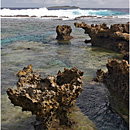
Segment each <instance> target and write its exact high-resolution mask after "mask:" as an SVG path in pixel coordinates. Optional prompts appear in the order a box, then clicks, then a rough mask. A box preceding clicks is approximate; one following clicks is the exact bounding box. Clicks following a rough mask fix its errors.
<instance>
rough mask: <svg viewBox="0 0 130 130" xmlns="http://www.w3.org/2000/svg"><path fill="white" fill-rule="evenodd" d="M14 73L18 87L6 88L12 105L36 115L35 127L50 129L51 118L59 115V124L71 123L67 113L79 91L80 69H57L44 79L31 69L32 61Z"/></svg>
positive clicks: (81, 73) (69, 124)
mask: <svg viewBox="0 0 130 130" xmlns="http://www.w3.org/2000/svg"><path fill="white" fill-rule="evenodd" d="M17 76H18V77H19V80H18V83H17V89H12V88H8V90H7V94H8V96H9V99H10V100H11V102H12V103H13V104H14V105H15V106H20V107H22V110H23V111H31V112H32V114H35V115H36V116H37V120H38V121H40V124H39V123H38V125H37V123H36V124H35V130H40V129H41V130H42V129H49V127H50V125H51V121H52V120H53V119H58V120H59V122H60V124H61V125H62V124H64V125H67V126H71V121H70V120H69V119H68V114H69V112H70V111H71V109H72V107H73V106H74V104H75V99H76V98H77V97H78V95H79V94H80V93H81V91H82V84H83V82H82V76H83V72H82V71H80V70H78V69H77V68H76V67H73V68H72V69H67V68H65V69H64V72H61V71H59V72H58V74H57V77H55V76H47V77H46V78H45V79H43V78H41V77H40V75H39V74H35V73H33V71H32V65H29V66H28V67H25V68H24V69H23V70H20V71H19V72H18V74H17Z"/></svg>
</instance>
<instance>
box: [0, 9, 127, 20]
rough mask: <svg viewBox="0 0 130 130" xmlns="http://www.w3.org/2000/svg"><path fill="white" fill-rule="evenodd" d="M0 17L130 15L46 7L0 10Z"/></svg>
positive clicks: (109, 11) (123, 16)
mask: <svg viewBox="0 0 130 130" xmlns="http://www.w3.org/2000/svg"><path fill="white" fill-rule="evenodd" d="M0 15H1V16H2V17H22V16H23V17H38V18H41V17H42V18H45V17H53V18H56V17H58V18H62V19H75V18H77V17H81V16H84V17H86V16H87V17H91V16H92V17H110V16H111V17H119V18H129V14H128V13H124V12H119V11H111V10H102V9H99V10H93V9H89V10H88V9H86V10H84V9H67V10H63V9H57V10H48V9H47V8H46V7H43V8H38V9H14V10H12V9H8V8H4V9H1V10H0Z"/></svg>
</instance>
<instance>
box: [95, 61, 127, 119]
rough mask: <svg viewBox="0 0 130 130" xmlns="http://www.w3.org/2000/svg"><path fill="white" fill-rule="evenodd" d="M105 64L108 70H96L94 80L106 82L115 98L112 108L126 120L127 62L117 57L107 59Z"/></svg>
mask: <svg viewBox="0 0 130 130" xmlns="http://www.w3.org/2000/svg"><path fill="white" fill-rule="evenodd" d="M106 66H107V69H108V71H107V72H104V71H103V70H101V69H100V70H98V71H97V77H96V78H95V79H94V80H95V81H98V82H103V83H104V84H106V86H107V87H108V89H109V90H110V94H111V95H112V96H113V97H114V100H115V101H114V100H113V101H112V104H116V105H114V109H116V110H117V111H118V112H119V113H120V114H121V115H122V117H124V118H125V120H126V121H128V105H129V64H128V62H127V61H126V60H122V62H119V61H118V60H117V59H109V60H108V64H107V65H106ZM113 102H116V103H113Z"/></svg>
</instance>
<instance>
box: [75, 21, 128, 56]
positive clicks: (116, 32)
mask: <svg viewBox="0 0 130 130" xmlns="http://www.w3.org/2000/svg"><path fill="white" fill-rule="evenodd" d="M74 25H75V27H77V28H83V29H84V30H85V33H87V34H88V35H89V36H90V38H91V43H92V45H93V46H99V47H104V48H108V49H112V50H114V51H117V52H121V53H123V54H126V52H129V23H126V24H114V25H111V27H110V28H109V27H108V26H107V24H106V23H103V24H101V25H97V24H96V25H94V24H91V26H90V25H87V24H85V22H82V23H81V24H79V23H77V22H75V23H74Z"/></svg>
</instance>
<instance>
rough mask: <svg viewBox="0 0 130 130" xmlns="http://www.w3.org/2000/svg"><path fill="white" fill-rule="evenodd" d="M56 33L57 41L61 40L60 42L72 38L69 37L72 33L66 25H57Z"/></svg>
mask: <svg viewBox="0 0 130 130" xmlns="http://www.w3.org/2000/svg"><path fill="white" fill-rule="evenodd" d="M56 32H57V37H56V39H57V40H61V41H68V40H70V39H72V38H73V37H72V36H71V35H70V33H71V32H72V29H71V26H68V25H62V26H60V25H58V26H57V27H56Z"/></svg>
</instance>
